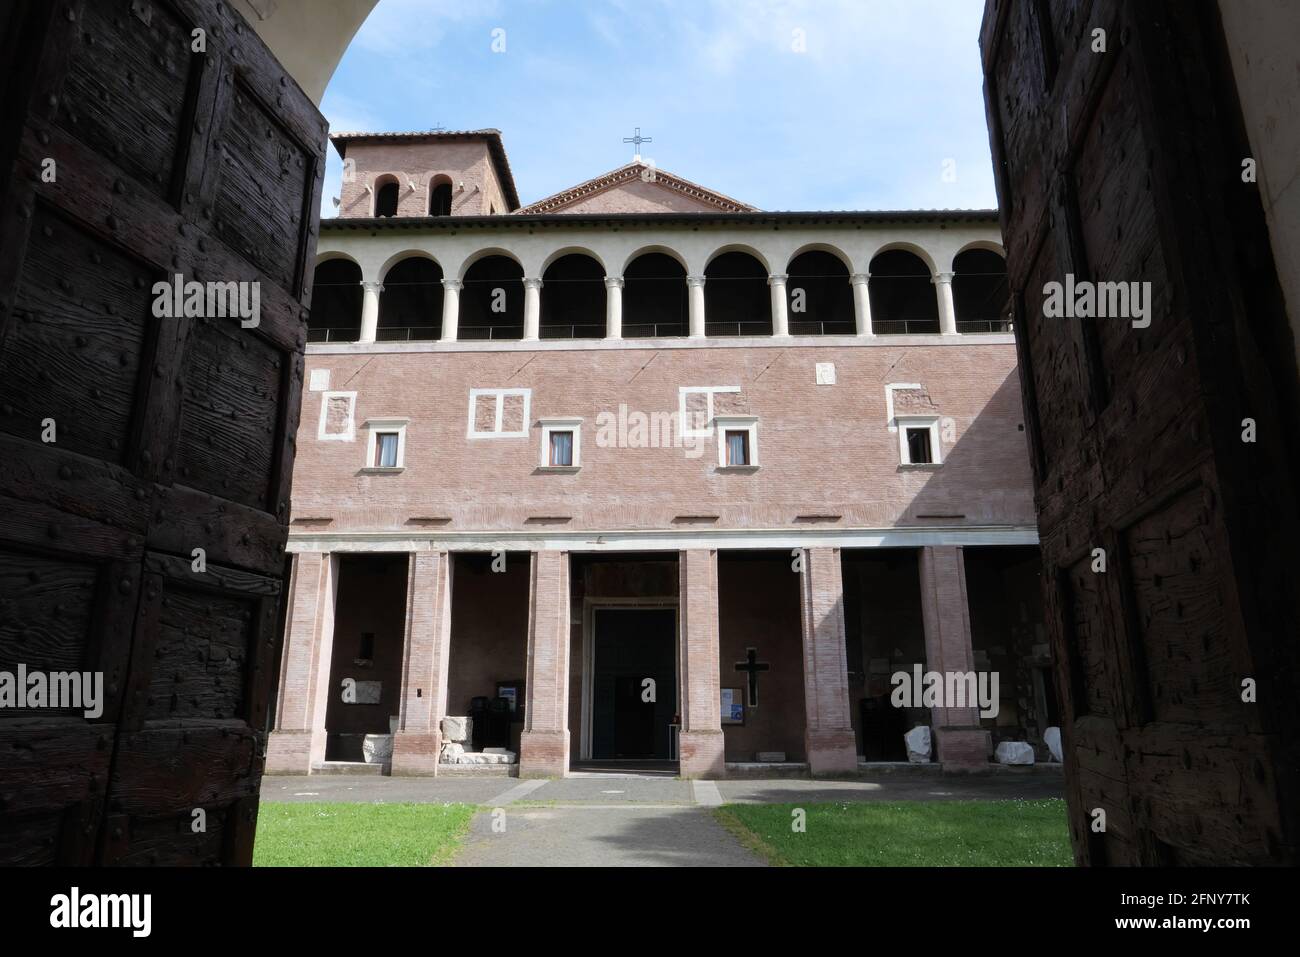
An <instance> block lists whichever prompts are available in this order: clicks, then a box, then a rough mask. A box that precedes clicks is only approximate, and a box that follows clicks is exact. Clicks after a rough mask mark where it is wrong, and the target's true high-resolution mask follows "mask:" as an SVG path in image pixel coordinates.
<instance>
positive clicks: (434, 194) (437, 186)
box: [429, 176, 451, 216]
mask: <svg viewBox="0 0 1300 957" xmlns="http://www.w3.org/2000/svg"><path fill="white" fill-rule="evenodd" d="M429 215H430V216H450V215H451V179H450V178H449V177H446V176H435V177H434V178H433V182H432V183H431V184H430V186H429Z"/></svg>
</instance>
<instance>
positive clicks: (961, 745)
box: [921, 545, 992, 770]
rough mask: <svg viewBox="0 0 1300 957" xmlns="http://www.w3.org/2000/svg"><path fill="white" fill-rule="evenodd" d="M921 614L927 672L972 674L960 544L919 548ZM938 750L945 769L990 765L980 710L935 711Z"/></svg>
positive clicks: (988, 740)
mask: <svg viewBox="0 0 1300 957" xmlns="http://www.w3.org/2000/svg"><path fill="white" fill-rule="evenodd" d="M921 614H922V618H923V619H924V622H925V658H926V668H927V670H928V671H938V672H941V673H942V672H950V671H971V670H972V669H973V668H974V667H975V664H974V662H975V654H974V652H973V651H972V650H971V638H970V610H969V609H968V607H967V605H966V563H965V561H964V560H963V556H962V550H961V546H960V545H935V546H929V547H926V548H923V549H921ZM930 710H931V715H930V723H931V725H932V727H933V730H934V740H935V749H936V754H937V757H938V760H939V761H940V762H942V763H943V766H944V768H945V769H946V768H957V769H968V770H969V769H977V768H983V767H987V766H988V760H989V752H990V750H991V749H992V738H991V737H990V735H989V733H988V732H987V731H985V730H984V729H983V728H981V727H980V726H979V709H978V708H932V709H930Z"/></svg>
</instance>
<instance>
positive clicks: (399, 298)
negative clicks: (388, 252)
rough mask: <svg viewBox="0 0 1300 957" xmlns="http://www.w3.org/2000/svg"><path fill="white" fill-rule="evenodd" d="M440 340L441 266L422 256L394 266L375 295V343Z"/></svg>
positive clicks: (404, 260) (413, 257)
mask: <svg viewBox="0 0 1300 957" xmlns="http://www.w3.org/2000/svg"><path fill="white" fill-rule="evenodd" d="M440 338H442V267H441V266H439V265H438V264H437V263H436V262H434V261H433V260H431V259H425V258H424V257H423V256H411V257H410V258H408V259H403V260H402V261H401V262H399V263H396V264H395V265H394V266H393V267H392V268H391V269H389V270H388V274H387V275H385V276H384V291H383V292H382V293H380V295H379V326H378V328H377V329H376V330H375V340H376V341H377V342H415V341H420V340H430V339H440Z"/></svg>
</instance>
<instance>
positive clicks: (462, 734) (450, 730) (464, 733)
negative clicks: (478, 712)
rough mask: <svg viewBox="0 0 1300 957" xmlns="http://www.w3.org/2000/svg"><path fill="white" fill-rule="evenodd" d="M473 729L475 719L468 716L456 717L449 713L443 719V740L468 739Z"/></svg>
mask: <svg viewBox="0 0 1300 957" xmlns="http://www.w3.org/2000/svg"><path fill="white" fill-rule="evenodd" d="M473 731H474V719H473V718H470V717H468V716H466V717H455V716H453V715H447V717H445V718H443V719H442V740H444V741H457V742H463V741H468V740H469V739H470V735H471V734H472V733H473Z"/></svg>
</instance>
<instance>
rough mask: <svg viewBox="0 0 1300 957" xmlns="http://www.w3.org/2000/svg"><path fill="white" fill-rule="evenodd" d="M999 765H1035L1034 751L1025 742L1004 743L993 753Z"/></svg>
mask: <svg viewBox="0 0 1300 957" xmlns="http://www.w3.org/2000/svg"><path fill="white" fill-rule="evenodd" d="M993 759H994V760H995V761H997V762H998V764H1033V763H1034V749H1033V748H1032V747H1030V745H1029V744H1028V742H1025V741H1003V742H1002V743H1001V744H999V745H998V746H997V749H996V750H995V751H994V752H993Z"/></svg>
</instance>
